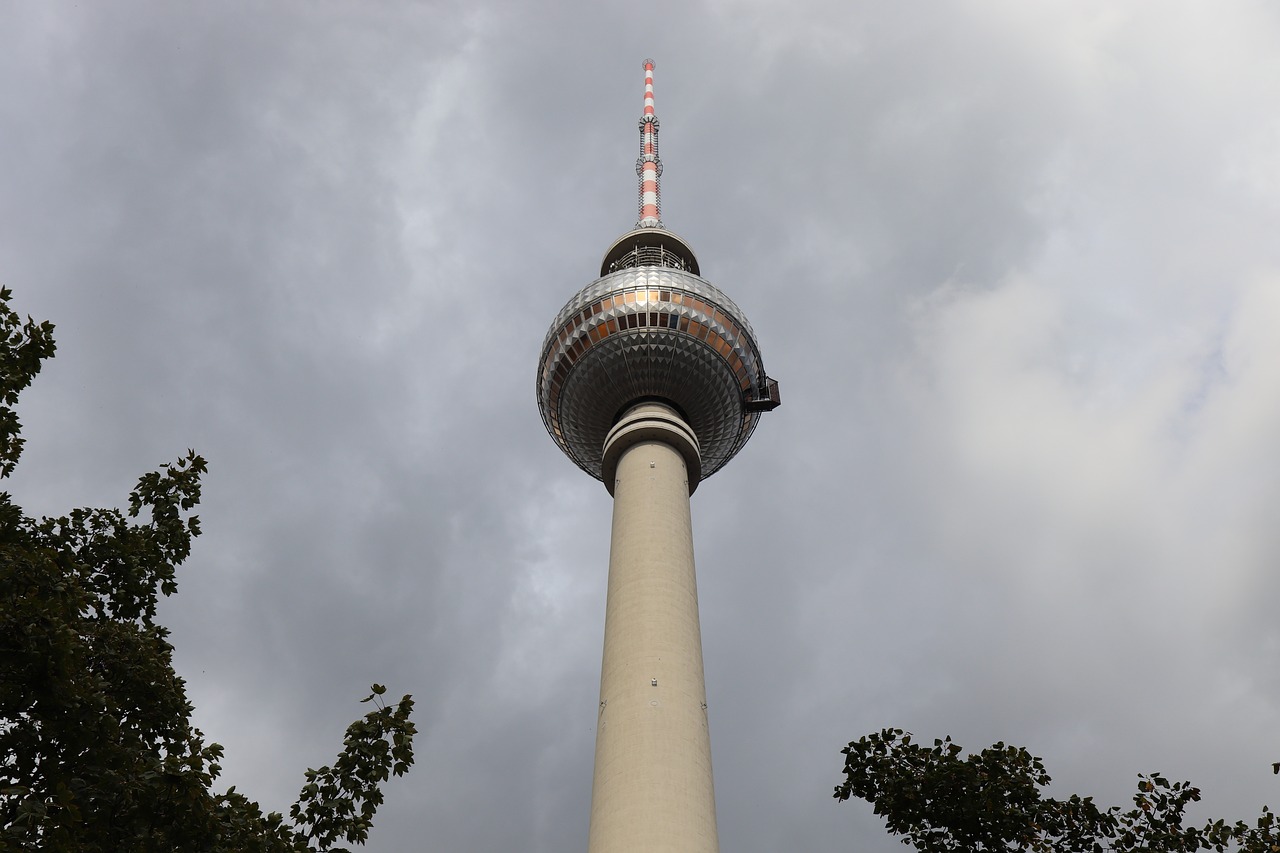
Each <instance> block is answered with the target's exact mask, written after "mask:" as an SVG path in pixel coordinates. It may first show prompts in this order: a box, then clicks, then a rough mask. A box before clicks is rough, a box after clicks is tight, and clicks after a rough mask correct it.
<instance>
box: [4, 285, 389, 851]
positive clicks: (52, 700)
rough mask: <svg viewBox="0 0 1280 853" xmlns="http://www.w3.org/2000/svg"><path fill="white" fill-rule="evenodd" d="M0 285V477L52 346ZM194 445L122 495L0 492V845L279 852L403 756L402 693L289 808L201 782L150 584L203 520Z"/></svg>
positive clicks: (322, 843) (318, 836)
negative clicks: (51, 500) (59, 503)
mask: <svg viewBox="0 0 1280 853" xmlns="http://www.w3.org/2000/svg"><path fill="white" fill-rule="evenodd" d="M10 296H11V294H10V291H9V290H8V289H0V477H6V476H8V475H9V474H10V473H12V471H13V469H14V466H15V465H16V464H17V461H18V457H19V455H20V453H21V451H22V446H23V442H22V438H21V425H20V423H19V421H18V417H17V415H16V413H15V412H14V408H13V407H14V405H15V404H16V403H17V400H18V395H19V394H20V393H21V392H22V391H23V390H24V389H25V388H27V386H29V385H30V384H31V381H32V379H33V378H34V377H35V376H36V374H38V373H39V372H40V367H41V364H42V363H43V362H44V361H45V360H46V359H48V358H51V357H52V356H53V354H54V349H55V347H54V340H53V326H52V325H51V324H49V323H47V322H46V323H36V322H34V321H33V320H31V319H30V318H27V320H26V321H25V322H23V321H22V320H21V318H20V317H19V316H18V315H17V314H16V313H15V312H14V311H13V310H12V309H11V308H10V307H9V300H10ZM204 472H205V461H204V459H202V458H201V457H200V456H198V455H197V454H196V453H195V452H194V451H188V453H187V455H186V456H185V457H183V458H181V459H179V460H178V461H177V462H176V463H174V464H169V465H165V466H163V467H162V468H161V469H160V470H159V471H155V472H152V473H149V474H145V475H144V476H143V477H142V478H141V479H139V481H138V484H137V486H136V487H135V488H134V490H133V492H132V493H131V494H130V496H129V506H128V511H127V512H121V511H119V510H116V509H76V510H72V511H71V512H69V513H68V514H67V515H64V516H62V517H59V518H43V519H39V520H37V519H32V518H28V517H27V516H26V515H25V514H24V513H23V511H22V509H21V508H20V507H18V506H17V505H15V504H14V503H13V501H12V499H11V497H10V495H9V494H8V493H7V492H4V493H0V850H10V849H15V850H24V849H30V850H35V849H39V850H47V851H60V850H76V851H103V853H106V851H118V850H131V851H165V853H169V851H175V850H201V851H260V853H278V852H279V853H282V851H294V853H296V852H297V851H311V850H336V849H340V848H336V847H334V845H335V844H337V843H340V842H344V841H345V842H351V843H358V844H362V843H363V842H364V841H365V840H366V838H367V837H368V833H369V828H370V826H371V820H372V818H373V815H374V812H375V811H376V810H377V807H378V806H379V805H380V804H381V802H382V793H381V790H380V786H381V784H382V782H384V781H386V780H387V779H388V778H389V776H390V775H391V774H394V775H396V776H399V775H402V774H403V773H405V772H406V771H407V770H408V769H409V766H410V765H411V764H412V763H413V735H414V725H413V722H412V721H411V720H410V712H411V711H412V708H413V700H412V698H411V697H409V696H405V697H404V698H402V699H401V700H400V701H399V702H398V703H396V704H394V705H388V704H386V703H385V702H384V701H383V699H382V697H383V695H384V694H385V692H386V689H385V688H384V687H382V686H381V685H377V684H375V685H374V686H373V688H372V692H371V694H370V695H369V696H368V697H367V698H366V699H365V700H363V701H365V702H372V703H374V706H375V707H374V708H373V710H371V711H370V712H369V713H368V714H366V715H365V716H364V717H363V718H362V719H359V720H357V721H356V722H354V723H352V724H351V726H350V727H349V728H348V729H347V733H346V738H345V740H344V744H343V750H342V752H341V754H340V755H339V756H338V758H337V760H336V761H335V762H334V763H333V764H332V765H331V766H328V767H322V768H320V769H319V770H308V771H307V772H306V784H305V785H304V787H303V788H302V791H301V794H300V795H299V798H298V801H297V803H295V804H294V806H293V808H292V809H291V811H290V819H291V820H290V821H289V822H286V821H285V819H284V818H283V817H282V815H280V814H279V813H274V812H273V813H268V814H264V813H263V811H262V809H261V807H260V806H259V805H258V804H257V803H254V802H252V801H250V800H249V799H247V798H246V797H244V796H243V795H241V794H238V793H236V791H235V789H234V788H232V789H229V790H227V791H225V792H223V793H215V792H214V790H213V786H214V783H215V781H216V780H217V778H218V774H219V770H220V768H219V765H218V761H219V760H220V759H221V757H222V747H221V746H219V745H218V744H216V743H206V742H205V738H204V734H203V733H202V732H201V731H200V730H199V729H196V728H194V727H193V726H192V725H191V712H192V706H191V704H190V702H188V701H187V697H186V691H185V688H184V683H183V680H182V679H181V678H179V677H178V675H177V674H176V673H175V672H174V670H173V663H172V652H173V647H172V646H171V645H170V644H169V642H168V640H167V637H168V633H169V632H168V631H167V630H166V629H165V628H164V627H163V626H161V625H159V624H157V623H156V621H155V619H156V603H157V600H158V596H159V595H160V594H164V595H172V594H173V593H174V592H175V591H176V590H177V580H176V576H175V570H176V568H177V567H178V566H179V565H180V564H181V563H182V562H183V561H184V560H185V559H186V558H187V557H188V555H190V553H191V541H192V539H193V538H194V537H196V536H198V535H199V533H200V523H199V519H198V518H197V517H196V516H195V515H193V514H192V510H194V509H195V507H196V505H197V504H198V503H199V500H200V476H201V475H202V474H203V473H204Z"/></svg>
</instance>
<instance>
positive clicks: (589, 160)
mask: <svg viewBox="0 0 1280 853" xmlns="http://www.w3.org/2000/svg"><path fill="white" fill-rule="evenodd" d="M1157 13H1158V14H1157ZM5 14H6V15H7V16H8V20H6V21H4V22H3V26H0V33H3V35H0V47H3V48H4V49H3V50H0V71H2V72H3V73H2V74H0V79H3V81H4V82H3V83H2V84H0V85H3V86H4V87H5V88H4V90H3V97H2V98H0V163H2V164H3V166H0V168H3V169H4V176H5V186H6V191H5V193H3V194H0V223H2V224H3V226H4V227H3V228H0V265H2V266H3V277H4V280H5V283H6V284H7V285H9V286H11V287H13V288H14V290H15V293H16V302H17V305H18V308H19V310H22V311H29V312H30V313H32V314H33V315H36V316H38V317H48V318H50V319H52V320H53V321H54V322H56V323H57V324H58V326H59V332H58V337H59V346H60V349H59V356H58V358H57V359H56V360H55V361H54V362H52V363H51V364H50V365H49V367H48V368H47V370H46V373H45V374H44V375H42V376H41V378H40V379H39V380H38V381H37V383H36V385H35V386H34V387H33V389H32V390H31V391H30V392H29V394H28V395H27V396H26V397H25V398H24V403H23V410H22V416H23V418H24V421H25V423H26V424H27V425H28V437H29V445H28V450H27V456H26V459H25V460H24V463H23V465H22V466H20V468H19V474H18V476H17V477H15V478H14V480H13V483H12V487H13V491H14V492H15V494H16V495H17V496H18V498H19V500H20V501H21V502H24V503H25V504H26V505H28V506H29V507H30V508H31V509H32V510H34V511H60V510H62V509H64V508H66V507H67V506H69V505H72V504H82V503H98V504H105V503H118V502H120V501H121V500H122V499H123V497H124V495H125V493H126V492H127V489H128V488H129V486H130V484H131V483H132V481H133V479H134V478H135V477H136V476H137V475H138V474H139V473H141V472H142V471H144V470H147V469H149V468H151V467H153V466H154V465H156V464H157V463H159V462H161V461H163V460H165V459H166V458H170V457H174V456H176V455H178V453H180V452H181V451H183V450H184V449H185V448H186V447H188V446H195V447H196V448H197V449H198V450H200V451H201V452H202V453H204V454H205V455H207V456H208V457H209V458H210V461H211V473H210V475H209V478H208V481H207V486H206V495H205V501H204V506H203V509H202V516H203V518H204V527H205V529H206V531H207V533H206V535H205V536H204V537H203V538H202V539H201V540H200V541H199V543H198V544H197V549H196V554H195V556H194V557H193V558H192V560H191V561H190V564H189V565H188V567H187V568H186V569H185V571H184V573H183V576H182V587H181V592H180V594H179V595H178V596H177V598H175V599H174V600H172V601H171V602H168V604H167V606H166V608H165V616H166V619H167V620H168V622H169V624H171V625H172V626H173V627H174V629H175V630H174V639H175V642H176V644H177V647H178V663H179V666H180V668H181V670H182V673H183V674H184V675H185V676H186V677H187V678H188V679H189V684H190V689H191V694H192V697H193V699H194V701H195V704H196V706H197V708H198V723H199V724H200V725H201V726H202V727H203V728H204V729H205V730H206V731H207V732H208V733H209V734H210V736H211V737H213V738H215V739H218V740H220V741H221V742H223V743H224V744H226V745H227V748H228V749H227V752H228V754H227V761H226V767H227V772H226V780H225V781H226V782H227V784H236V785H237V786H238V788H240V789H241V790H244V791H246V792H248V793H249V794H251V795H253V796H256V797H260V798H262V799H263V800H264V803H265V804H267V805H269V806H274V807H277V808H284V807H286V806H287V805H288V803H289V802H290V801H291V799H292V797H293V795H294V793H295V792H296V788H297V785H298V783H299V781H300V773H301V770H302V769H303V768H304V767H306V766H315V765H317V764H319V763H322V762H325V761H327V760H328V759H329V758H330V757H331V756H332V754H333V753H334V751H335V750H336V748H337V746H338V743H339V738H340V734H341V731H342V728H343V726H344V725H345V724H346V722H348V721H349V720H350V719H351V718H353V717H354V716H355V715H356V714H357V713H358V712H359V710H360V706H358V705H357V704H355V700H356V699H358V698H359V697H360V696H362V695H363V693H362V692H361V691H362V690H363V689H364V688H365V687H366V686H367V684H368V683H369V682H371V681H374V680H377V681H379V682H383V683H386V684H388V685H389V687H390V689H391V690H392V691H407V692H413V693H414V694H415V696H416V697H417V698H418V700H419V712H418V721H419V726H420V729H421V731H422V740H421V742H420V748H419V765H418V767H416V768H415V770H414V771H413V773H412V774H411V775H410V776H409V777H407V778H406V779H403V780H398V781H397V783H396V784H394V785H392V786H391V787H390V788H389V790H388V802H387V806H386V808H385V809H384V810H383V812H382V813H381V814H380V817H379V820H378V826H377V828H376V830H375V832H374V835H373V843H372V845H371V849H373V850H398V849H404V848H406V847H412V846H424V845H425V846H429V847H431V848H433V849H441V850H566V849H574V848H579V847H581V846H582V844H583V843H584V839H585V831H586V814H587V806H588V800H589V794H590V773H591V752H592V747H593V743H594V730H593V728H592V727H593V725H594V720H595V713H594V712H595V707H596V690H597V682H596V679H597V677H598V667H599V643H600V637H601V634H602V622H603V604H604V571H605V567H606V565H607V562H606V559H607V551H608V525H609V509H610V508H609V504H608V500H607V497H606V495H605V493H604V490H603V489H601V488H600V486H599V484H598V483H595V482H593V481H590V480H588V479H587V478H585V477H583V476H582V475H581V474H580V472H578V471H577V470H576V469H575V468H574V467H573V466H572V465H570V464H569V463H568V462H567V461H566V460H564V459H563V458H562V457H561V456H560V455H559V453H558V452H557V451H556V450H555V448H554V446H553V444H552V443H551V442H550V441H549V440H548V439H547V437H546V435H545V432H544V431H543V428H542V426H541V424H540V422H539V420H538V415H537V412H536V407H535V404H534V401H533V393H532V390H533V389H532V386H533V369H534V363H535V360H536V353H537V351H538V347H539V346H540V344H541V339H542V335H543V333H544V331H545V328H546V324H547V323H548V322H549V321H550V319H551V317H552V316H553V315H554V313H555V311H556V310H557V309H558V308H559V306H560V305H561V304H562V302H563V300H564V299H566V298H567V297H568V296H569V295H570V294H571V293H572V292H573V291H575V290H576V289H578V288H579V287H581V286H582V285H584V284H586V283H587V282H588V281H589V280H590V279H591V277H592V276H593V274H594V273H595V271H596V265H597V264H598V253H599V252H600V251H601V250H603V248H604V246H605V244H606V243H607V241H609V240H610V239H611V238H612V237H614V236H616V234H617V233H619V232H621V231H623V230H625V229H626V228H627V227H628V226H629V225H630V224H631V222H632V219H633V217H634V211H633V205H634V197H633V193H634V191H635V186H634V181H635V178H634V173H633V171H632V166H633V162H632V161H633V158H634V146H635V142H636V140H635V138H634V122H635V120H636V118H637V116H638V113H639V104H640V97H639V96H640V79H641V78H640V73H639V67H640V61H641V60H642V59H643V58H644V57H645V56H647V55H651V56H653V57H655V58H656V59H657V63H658V71H657V90H658V91H657V103H658V113H659V115H660V116H661V118H662V121H663V131H664V132H663V137H662V144H663V149H662V153H663V159H664V162H665V166H666V171H665V173H664V182H663V189H664V193H663V201H664V219H665V220H666V222H667V224H668V225H669V226H670V227H671V228H673V229H674V230H675V231H677V232H679V233H681V234H683V235H684V236H685V237H687V238H689V239H690V240H691V242H692V243H693V245H694V247H695V248H696V250H697V251H698V253H699V257H700V259H701V261H702V267H703V270H704V272H705V274H706V275H707V277H708V278H709V279H710V280H712V281H713V282H715V283H716V284H718V285H720V286H722V287H723V288H724V289H725V290H727V291H728V292H729V293H731V294H732V295H733V297H734V298H735V300H736V301H737V302H738V303H739V304H740V305H742V307H743V308H744V309H745V311H746V312H747V314H748V316H749V317H750V318H751V320H752V323H753V325H754V326H755V328H756V330H757V332H758V333H759V336H760V339H761V343H762V346H763V349H764V353H765V357H766V361H767V364H768V366H769V370H770V372H771V373H772V374H774V375H776V376H778V377H779V378H781V379H782V382H783V395H784V400H785V405H784V406H783V408H782V409H780V410H779V411H778V412H776V413H774V414H773V415H770V416H769V418H767V419H766V420H765V422H764V423H763V424H762V426H761V428H760V430H759V431H758V432H757V434H756V436H755V437H754V438H753V439H752V441H751V444H750V446H749V447H748V448H746V450H745V451H744V452H743V454H742V456H741V458H740V459H738V460H736V461H735V463H734V464H733V465H732V466H729V467H728V468H727V469H725V470H724V471H723V472H722V473H719V474H717V475H716V477H715V478H713V479H711V480H709V481H707V482H706V483H705V484H703V485H702V486H701V487H700V489H699V491H698V494H697V496H696V497H695V499H694V506H693V510H694V515H695V530H696V533H695V538H696V540H697V547H698V569H699V575H700V578H699V582H700V586H699V592H700V598H701V605H702V618H703V631H704V644H705V656H706V665H707V675H708V698H709V704H710V706H711V711H712V717H711V719H712V721H713V722H712V730H713V748H714V750H715V762H716V768H717V800H718V810H719V818H720V824H721V836H722V842H723V847H724V849H726V850H731V849H732V850H748V851H750V850H773V849H811V848H812V849H818V848H830V849H840V848H842V847H845V848H850V849H852V848H857V849H863V850H892V849H896V848H897V846H898V845H897V844H896V843H895V842H892V841H891V840H889V839H886V838H884V837H883V835H882V833H881V831H880V829H879V826H878V822H877V821H876V820H875V819H874V818H873V817H872V816H870V815H869V814H868V810H866V809H863V808H861V807H860V806H857V805H846V806H843V807H838V806H835V805H834V804H832V803H831V802H830V800H829V793H830V789H831V786H832V785H833V784H834V782H835V781H836V778H835V777H836V773H837V772H838V770H839V767H840V761H839V758H840V756H839V754H838V750H839V748H840V746H841V745H842V744H843V743H844V742H846V741H847V740H849V739H850V738H854V737H856V736H858V735H860V734H862V733H864V732H868V731H871V730H874V729H878V728H880V727H881V726H885V725H905V726H907V727H910V728H913V729H915V730H916V731H918V732H919V733H920V734H921V735H922V736H935V735H938V736H940V735H941V734H944V733H946V732H952V733H954V734H956V735H957V737H958V738H959V739H960V741H961V742H962V743H965V744H966V745H970V746H973V747H979V746H983V745H985V744H987V743H989V742H991V741H994V740H996V739H1004V740H1008V741H1014V742H1023V743H1026V744H1027V745H1028V746H1029V747H1030V748H1031V749H1032V750H1033V751H1035V752H1036V753H1037V754H1041V755H1044V756H1045V758H1046V761H1047V763H1048V765H1049V766H1050V768H1051V770H1055V771H1057V772H1055V776H1056V777H1057V778H1059V779H1060V780H1061V781H1062V782H1063V783H1064V785H1067V786H1070V787H1071V788H1082V789H1086V790H1085V793H1094V792H1096V793H1098V794H1099V795H1100V796H1102V797H1104V798H1111V799H1114V800H1116V801H1120V800H1122V799H1123V798H1124V797H1125V796H1126V795H1127V790H1128V788H1129V786H1130V782H1129V780H1130V779H1131V778H1132V777H1133V774H1135V773H1137V772H1139V771H1143V770H1151V769H1156V768H1158V769H1161V770H1164V771H1166V772H1167V773H1169V774H1170V775H1174V776H1179V777H1182V776H1186V777H1189V778H1192V779H1194V780H1195V781H1196V782H1198V783H1200V784H1202V785H1203V786H1204V787H1205V789H1206V793H1207V795H1208V798H1209V799H1210V804H1211V805H1212V808H1213V810H1214V811H1216V812H1219V813H1222V814H1223V815H1224V816H1227V817H1237V816H1246V815H1248V814H1249V813H1250V812H1252V811H1255V810H1256V808H1257V804H1258V803H1260V802H1261V801H1262V800H1264V799H1267V798H1268V797H1267V793H1266V792H1267V790H1269V789H1267V788H1266V787H1265V785H1266V778H1264V776H1265V775H1266V771H1267V768H1268V766H1269V764H1268V762H1267V761H1264V760H1263V758H1266V757H1267V756H1265V755H1260V754H1259V749H1260V747H1259V744H1260V743H1268V742H1270V740H1268V739H1269V738H1272V737H1273V735H1272V733H1273V732H1274V730H1275V727H1276V724H1277V722H1280V720H1278V716H1277V715H1278V714H1280V711H1278V710H1277V709H1278V708H1280V683H1278V682H1277V679H1276V677H1275V676H1274V674H1273V673H1275V672H1277V671H1280V668H1277V667H1276V666H1275V659H1276V655H1277V653H1278V652H1280V635H1278V634H1277V632H1276V628H1275V625H1274V619H1273V618H1272V615H1273V614H1271V613H1270V611H1269V609H1268V606H1267V602H1273V601H1274V600H1275V597H1276V595H1277V593H1278V592H1280V589H1277V582H1276V580H1275V578H1274V572H1272V571H1270V567H1271V566H1274V564H1275V558H1276V554H1277V549H1278V548H1280V542H1278V541H1277V539H1276V536H1275V534H1274V532H1272V528H1273V527H1274V524H1273V523H1272V521H1271V512H1270V510H1271V508H1273V507H1274V506H1275V505H1276V499H1277V498H1278V497H1280V495H1277V494H1276V487H1275V485H1274V484H1275V483H1276V482H1280V476H1277V474H1280V471H1277V470H1276V467H1277V456H1276V454H1275V452H1274V447H1273V444H1274V440H1273V436H1274V435H1275V434H1276V429H1277V427H1280V397H1278V396H1277V390H1276V389H1277V388H1280V381H1277V380H1278V379H1280V377H1277V376H1276V375H1275V368H1274V365H1275V364H1280V357H1277V356H1278V355H1280V354H1277V353H1276V352H1275V344H1274V343H1273V342H1272V339H1273V338H1274V335H1273V334H1272V333H1271V332H1272V330H1273V329H1274V328H1275V323H1276V321H1277V320H1280V304H1277V302H1276V298H1275V295H1274V294H1275V293H1276V292H1277V286H1278V285H1277V282H1280V277H1278V276H1277V270H1278V269H1280V258H1277V256H1276V255H1277V250H1276V249H1275V248H1274V246H1273V244H1274V240H1273V239H1272V235H1273V234H1274V232H1275V226H1276V224H1277V222H1276V219H1277V215H1278V211H1280V195H1278V193H1280V178H1278V177H1277V176H1280V159H1278V158H1277V157H1276V155H1275V151H1276V147H1275V144H1274V143H1275V142H1276V140H1277V131H1276V127H1275V118H1274V113H1273V112H1268V111H1269V110H1270V109H1271V107H1270V105H1271V104H1274V103H1275V102H1276V101H1277V98H1276V95H1277V93H1276V92H1275V85H1274V82H1273V81H1274V80H1276V79H1280V77H1277V75H1276V73H1275V72H1276V70H1277V69H1276V67H1275V64H1276V60H1275V59H1274V57H1273V53H1274V51H1273V50H1272V49H1271V45H1273V44H1274V43H1275V36H1276V29H1277V22H1276V20H1275V18H1274V13H1272V12H1270V11H1269V10H1268V9H1267V8H1266V7H1263V6H1251V5H1247V4H1242V5H1239V6H1236V7H1233V8H1232V9H1231V10H1229V11H1224V10H1222V9H1215V10H1214V11H1213V12H1212V14H1210V13H1209V12H1206V11H1201V10H1199V9H1198V8H1197V7H1194V6H1191V5H1185V6H1184V5H1178V4H1175V5H1174V6H1162V7H1160V9H1158V10H1157V9H1155V8H1142V9H1125V10H1116V9H1114V8H1112V7H1110V6H1108V5H1106V4H1101V3H1098V4H1078V3H1076V4H1052V3H1051V4H1043V5H1041V6H1037V7H1036V8H1035V9H1034V10H1032V9H1031V7H1025V6H1024V5H1023V4H970V5H968V6H965V5H961V6H954V7H948V8H945V9H932V10H930V13H929V15H928V16H927V17H924V16H921V15H920V14H918V13H917V12H916V11H914V10H909V9H905V8H903V9H898V8H897V7H892V8H890V7H861V8H860V7H856V6H855V7H849V6H847V5H846V4H834V3H833V4H823V3H819V2H814V3H807V4H804V5H803V6H801V7H794V4H793V6H792V7H787V8H786V9H784V7H782V6H779V5H777V4H769V3H751V2H732V3H730V2H712V3H705V4H694V5H689V4H657V5H656V6H655V7H654V8H653V10H652V12H651V14H650V16H649V19H648V20H645V19H644V17H643V16H637V15H636V14H635V9H634V8H632V7H625V6H618V7H608V6H604V5H601V4H582V5H576V6H575V5H572V4H569V5H563V4H562V5H560V6H556V7H554V8H550V9H541V10H535V9H533V8H528V9H526V8H523V7H520V6H518V5H516V4H497V3H493V4H482V5H480V6H476V7H471V6H464V5H462V4H458V5H456V6H449V5H443V4H431V5H420V6H407V7H392V6H371V5H366V6H363V7H361V8H360V10H359V11H356V10H355V9H354V7H352V8H351V9H347V8H346V7H342V6H337V5H333V6H327V7H316V6H307V7H301V6H290V5H275V6H271V7H268V8H267V9H265V10H263V9H259V8H252V9H250V8H247V7H246V8H241V9H238V10H227V9H226V8H220V9H219V11H217V12H213V11H208V10H194V9H177V8H174V7H169V6H163V5H158V4H156V5H148V4H132V5H124V6H121V5H119V4H117V5H115V6H113V7H112V8H111V9H110V10H107V9H105V8H103V9H98V8H96V7H90V8H88V9H85V8H79V7H73V6H70V5H67V6H57V5H47V6H44V7H40V8H39V9H28V10H23V11H15V10H9V11H8V12H6V13H5ZM784 304H786V305H787V306H788V308H787V310H785V311H784V310H782V306H783V305H784ZM1267 778H1269V776H1268V777H1267ZM1270 799H1271V800H1272V801H1274V800H1275V799H1276V798H1275V797H1270Z"/></svg>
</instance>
